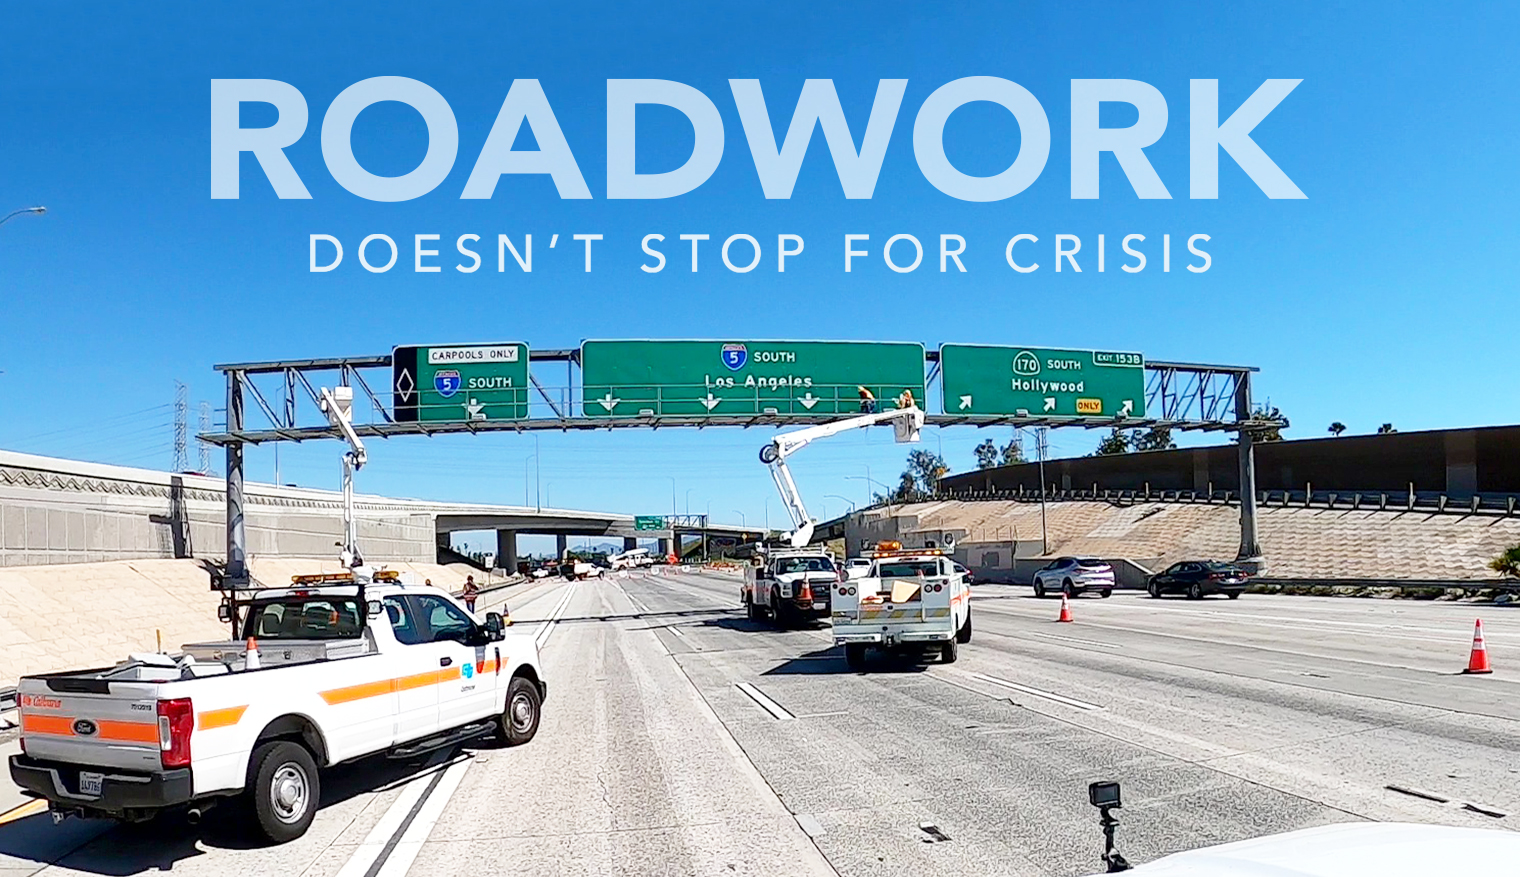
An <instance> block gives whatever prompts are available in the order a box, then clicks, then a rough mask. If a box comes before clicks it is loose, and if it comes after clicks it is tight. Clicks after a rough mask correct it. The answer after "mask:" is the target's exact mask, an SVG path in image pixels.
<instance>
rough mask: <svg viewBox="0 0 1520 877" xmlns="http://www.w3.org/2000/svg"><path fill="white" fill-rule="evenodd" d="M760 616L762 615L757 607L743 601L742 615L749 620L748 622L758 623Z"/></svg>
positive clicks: (747, 601)
mask: <svg viewBox="0 0 1520 877" xmlns="http://www.w3.org/2000/svg"><path fill="white" fill-rule="evenodd" d="M762 614H763V613H762V612H761V611H760V607H759V606H756V605H755V604H754V603H752V602H750V601H749V600H745V601H744V615H745V617H747V618H749V620H750V621H759V620H760V616H761V615H762Z"/></svg>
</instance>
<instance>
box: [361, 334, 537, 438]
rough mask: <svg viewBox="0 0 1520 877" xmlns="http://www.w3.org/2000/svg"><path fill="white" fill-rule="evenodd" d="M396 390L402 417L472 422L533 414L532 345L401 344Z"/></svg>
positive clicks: (394, 363) (396, 353) (395, 357)
mask: <svg viewBox="0 0 1520 877" xmlns="http://www.w3.org/2000/svg"><path fill="white" fill-rule="evenodd" d="M391 393H392V404H393V405H394V411H395V417H396V420H397V421H398V422H401V423H415V422H418V421H422V422H428V423H470V422H480V421H488V420H521V419H523V418H525V417H527V416H528V345H526V344H519V343H516V342H511V343H503V344H453V345H437V346H431V347H423V346H415V345H414V346H406V347H397V348H396V349H395V350H393V351H392V352H391Z"/></svg>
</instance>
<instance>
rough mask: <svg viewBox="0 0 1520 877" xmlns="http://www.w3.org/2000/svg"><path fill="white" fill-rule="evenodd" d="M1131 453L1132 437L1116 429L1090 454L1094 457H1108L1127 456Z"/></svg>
mask: <svg viewBox="0 0 1520 877" xmlns="http://www.w3.org/2000/svg"><path fill="white" fill-rule="evenodd" d="M1129 452H1130V436H1129V433H1127V432H1125V431H1124V430H1122V429H1120V428H1118V427H1117V426H1116V427H1114V428H1113V429H1112V430H1111V431H1110V432H1109V434H1108V435H1106V436H1104V437H1103V440H1102V441H1100V442H1098V447H1097V448H1095V449H1094V450H1093V452H1092V454H1090V456H1093V457H1108V456H1112V455H1114V454H1127V453H1129Z"/></svg>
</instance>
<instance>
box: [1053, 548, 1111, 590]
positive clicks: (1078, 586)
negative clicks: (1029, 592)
mask: <svg viewBox="0 0 1520 877" xmlns="http://www.w3.org/2000/svg"><path fill="white" fill-rule="evenodd" d="M1083 591H1097V592H1098V596H1100V597H1107V596H1108V595H1109V594H1112V593H1113V592H1114V568H1113V567H1112V566H1110V565H1109V563H1108V561H1106V560H1103V559H1101V558H1097V557H1058V558H1056V559H1055V560H1053V561H1051V562H1050V563H1049V564H1047V565H1045V566H1043V567H1041V568H1040V569H1039V570H1038V571H1037V572H1035V574H1034V595H1035V596H1036V597H1043V596H1045V594H1046V593H1047V592H1049V593H1056V594H1065V595H1066V596H1068V597H1075V596H1077V595H1078V594H1080V593H1082V592H1083Z"/></svg>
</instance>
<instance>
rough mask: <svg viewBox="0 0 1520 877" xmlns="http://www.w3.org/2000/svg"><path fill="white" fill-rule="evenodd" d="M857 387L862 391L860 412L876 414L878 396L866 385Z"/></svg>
mask: <svg viewBox="0 0 1520 877" xmlns="http://www.w3.org/2000/svg"><path fill="white" fill-rule="evenodd" d="M857 389H858V390H859V392H860V413H861V414H875V413H876V396H875V394H873V393H872V392H871V391H870V390H867V389H866V388H865V387H858V388H857Z"/></svg>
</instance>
